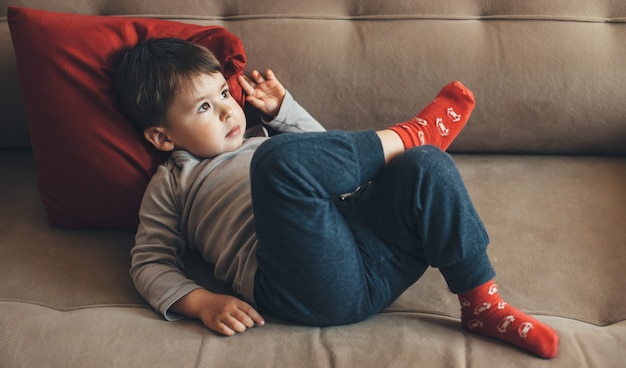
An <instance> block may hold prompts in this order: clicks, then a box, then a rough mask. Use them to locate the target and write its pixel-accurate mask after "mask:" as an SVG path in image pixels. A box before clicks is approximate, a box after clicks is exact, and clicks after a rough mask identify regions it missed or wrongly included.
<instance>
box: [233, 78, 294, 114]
mask: <svg viewBox="0 0 626 368" xmlns="http://www.w3.org/2000/svg"><path fill="white" fill-rule="evenodd" d="M250 77H251V78H252V79H250V78H248V77H246V76H239V78H238V81H239V84H240V85H241V87H242V88H243V91H244V92H245V94H246V101H248V103H250V104H251V105H252V106H254V107H256V108H257V109H259V110H260V111H261V112H262V113H263V114H265V115H268V116H271V117H276V115H278V111H279V110H280V107H281V105H282V104H283V100H284V98H285V94H286V91H285V87H283V85H282V84H281V83H280V82H279V81H278V79H276V76H275V75H274V72H272V70H271V69H267V70H266V71H265V77H263V75H261V73H259V72H258V71H256V70H253V71H252V73H250Z"/></svg>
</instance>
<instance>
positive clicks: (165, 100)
mask: <svg viewBox="0 0 626 368" xmlns="http://www.w3.org/2000/svg"><path fill="white" fill-rule="evenodd" d="M221 72H222V68H221V66H220V63H219V61H218V60H217V58H216V57H215V55H213V53H212V52H211V51H209V50H208V49H207V48H205V47H203V46H200V45H197V44H194V43H191V42H188V41H184V40H181V39H177V38H159V39H152V40H148V41H145V42H141V43H138V44H137V45H135V46H134V47H132V48H130V49H127V50H125V51H124V54H123V58H122V61H121V63H120V65H119V67H118V70H117V72H116V74H115V81H114V83H115V93H116V95H117V99H118V101H119V103H120V105H121V107H122V110H123V111H124V113H126V115H127V116H128V117H129V118H130V119H131V120H132V121H133V123H134V124H135V125H136V126H137V128H139V130H140V131H144V130H145V129H148V128H150V127H153V126H162V125H165V124H166V121H167V110H168V109H169V107H170V105H171V103H172V100H173V98H174V95H175V94H176V93H177V92H178V88H179V86H180V82H181V81H183V80H188V79H191V78H193V77H196V76H198V75H200V74H213V73H221Z"/></svg>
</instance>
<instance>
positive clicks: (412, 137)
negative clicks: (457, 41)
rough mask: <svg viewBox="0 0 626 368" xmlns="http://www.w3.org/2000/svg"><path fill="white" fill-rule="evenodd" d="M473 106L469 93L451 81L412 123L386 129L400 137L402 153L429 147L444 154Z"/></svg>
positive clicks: (463, 124) (465, 121) (471, 96)
mask: <svg viewBox="0 0 626 368" xmlns="http://www.w3.org/2000/svg"><path fill="white" fill-rule="evenodd" d="M474 105H475V102H474V94H473V93H472V91H470V90H469V89H467V88H465V86H463V85H462V84H461V82H458V81H455V82H452V83H450V84H448V85H446V86H445V87H443V89H442V90H441V92H439V94H438V95H437V97H435V99H434V100H433V101H432V102H431V103H430V104H428V106H426V108H424V110H422V111H421V112H420V113H419V114H417V115H416V116H415V117H414V118H413V119H411V120H409V121H406V122H404V123H398V124H395V125H393V126H391V127H389V129H391V130H393V131H394V132H396V133H397V134H398V135H399V136H400V138H401V139H402V143H404V148H405V149H409V148H413V147H416V146H421V145H424V144H430V145H434V146H438V147H439V148H441V150H443V151H445V150H446V149H448V146H450V144H451V143H452V141H453V140H454V138H456V136H457V135H458V134H459V132H460V131H461V129H463V127H464V126H465V124H466V123H467V121H468V120H469V117H470V114H471V113H472V110H474Z"/></svg>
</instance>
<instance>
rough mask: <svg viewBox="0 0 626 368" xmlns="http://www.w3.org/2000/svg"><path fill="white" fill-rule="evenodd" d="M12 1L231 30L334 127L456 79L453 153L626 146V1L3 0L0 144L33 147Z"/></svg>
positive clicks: (374, 125) (402, 114)
mask: <svg viewBox="0 0 626 368" xmlns="http://www.w3.org/2000/svg"><path fill="white" fill-rule="evenodd" d="M148 4H149V6H148ZM8 5H17V6H24V7H32V8H38V9H44V10H51V11H59V12H71V13H82V14H98V15H132V16H142V17H155V16H158V17H160V18H165V19H171V20H177V21H183V22H193V23H198V24H203V25H221V26H225V27H227V28H228V29H229V30H230V31H231V32H233V33H235V34H236V35H238V36H239V37H241V38H242V40H243V42H244V45H245V47H246V51H247V54H248V69H249V70H252V69H259V70H263V69H265V68H268V67H271V68H272V69H273V70H274V71H275V73H276V74H277V76H278V77H279V79H280V80H281V81H282V82H283V83H284V84H285V86H286V87H287V88H288V89H289V90H290V91H291V92H292V94H293V95H294V96H295V97H296V99H297V100H298V101H299V102H300V103H301V104H302V105H303V106H305V107H306V108H307V109H308V110H309V111H310V112H311V113H312V114H313V116H315V117H316V118H317V119H318V120H319V121H320V122H322V123H323V124H324V125H325V126H326V127H327V128H331V129H332V128H342V129H350V130H354V129H378V128H383V127H385V126H387V125H389V124H390V123H393V122H397V121H402V120H405V119H408V118H411V117H412V116H413V115H414V114H416V113H417V112H418V111H419V110H421V108H422V107H423V106H424V105H425V104H426V103H428V102H429V101H430V100H431V99H432V97H434V95H435V94H436V93H437V92H438V91H439V89H440V88H441V87H442V86H443V85H444V84H446V83H447V82H448V81H451V80H455V79H458V80H461V81H462V82H463V83H464V84H465V85H467V86H468V87H469V88H470V89H472V90H473V91H474V92H475V95H476V99H477V107H476V110H475V111H474V114H473V117H472V119H471V120H470V123H469V125H468V126H467V128H466V129H465V130H464V132H463V133H462V134H461V135H460V136H459V138H458V139H457V141H456V142H455V143H454V144H453V146H452V147H451V151H453V152H483V153H492V152H494V153H495V152H499V153H531V154H534V153H537V154H542V153H547V154H602V155H626V62H625V61H624V60H626V42H625V40H626V2H624V1H623V0H594V1H589V0H569V1H558V2H546V1H543V0H527V1H515V2H512V1H492V0H473V1H469V0H450V1H427V0H417V1H416V0H403V1H375V0H366V1H363V0H342V1H338V0H319V1H314V2H311V1H305V0H273V1H263V2H257V1H246V2H232V1H228V0H221V1H218V0H214V1H192V0H178V1H165V0H157V1H150V2H145V1H127V0H100V1H78V0H59V1H45V0H0V148H28V147H29V144H30V143H29V137H28V128H27V123H26V115H25V112H24V104H23V102H22V99H21V94H20V86H19V81H18V77H17V72H16V65H15V57H14V53H13V48H12V43H11V37H10V34H9V28H8V25H7V22H6V9H7V6H8ZM44 62H45V61H44Z"/></svg>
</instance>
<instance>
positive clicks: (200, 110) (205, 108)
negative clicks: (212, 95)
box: [198, 102, 211, 112]
mask: <svg viewBox="0 0 626 368" xmlns="http://www.w3.org/2000/svg"><path fill="white" fill-rule="evenodd" d="M210 108H211V105H209V103H208V102H205V103H203V104H202V105H200V107H199V108H198V112H205V111H207V110H208V109H210Z"/></svg>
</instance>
